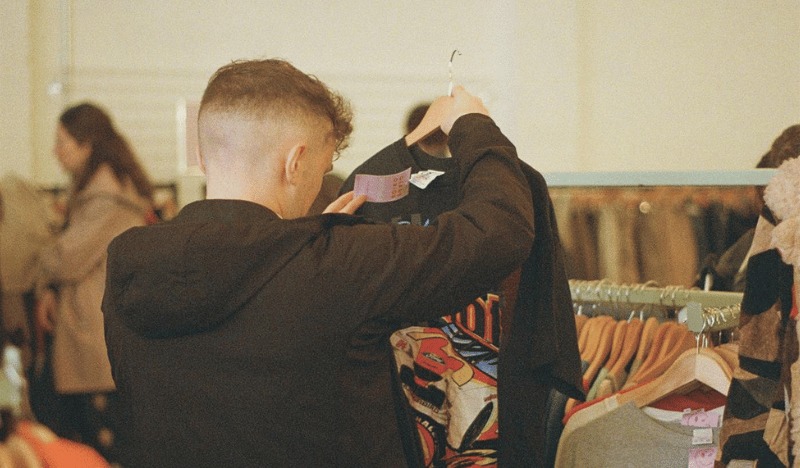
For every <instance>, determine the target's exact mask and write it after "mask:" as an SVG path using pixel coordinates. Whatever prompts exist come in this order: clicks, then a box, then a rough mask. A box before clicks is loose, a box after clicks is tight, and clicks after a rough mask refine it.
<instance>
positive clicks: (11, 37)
mask: <svg viewBox="0 0 800 468" xmlns="http://www.w3.org/2000/svg"><path fill="white" fill-rule="evenodd" d="M29 23H30V21H29V12H28V4H27V2H26V1H24V0H10V1H3V2H0V24H2V27H0V45H2V47H0V103H2V104H0V151H2V157H0V174H6V173H14V174H16V175H18V176H21V177H24V178H28V179H30V178H32V177H33V165H32V159H31V155H32V154H33V141H32V138H33V137H32V133H31V132H32V128H31V125H32V113H31V103H30V96H31V91H30V87H31V72H30V69H31V66H30V65H31V64H30V63H29V53H28V51H29V50H30V37H29V34H28V26H29Z"/></svg>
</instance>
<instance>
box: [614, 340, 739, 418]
mask: <svg viewBox="0 0 800 468" xmlns="http://www.w3.org/2000/svg"><path fill="white" fill-rule="evenodd" d="M732 376H733V372H732V371H731V368H730V366H728V363H727V362H726V361H725V360H724V359H723V358H722V357H721V356H720V355H719V354H717V353H716V352H715V351H714V350H713V349H710V348H697V349H695V348H692V349H688V350H686V351H684V352H683V353H681V354H680V356H678V358H677V359H676V360H675V362H673V363H672V365H670V366H669V368H667V370H666V371H665V372H664V373H663V374H661V375H660V376H659V377H657V378H655V379H653V380H651V381H650V382H648V383H646V384H644V385H642V386H641V387H638V388H635V389H633V390H630V391H628V392H625V393H621V394H619V395H617V402H618V403H619V404H620V405H624V404H625V403H628V402H630V401H633V402H634V404H635V405H636V406H637V407H639V408H641V407H643V406H647V405H650V404H653V403H655V402H657V401H658V400H660V399H662V398H664V397H665V396H667V395H670V394H673V393H676V392H685V391H689V390H691V389H693V388H696V387H698V386H700V385H706V386H708V387H710V388H712V389H714V390H716V391H718V392H719V393H721V394H723V395H727V394H728V389H729V388H730V383H731V379H732Z"/></svg>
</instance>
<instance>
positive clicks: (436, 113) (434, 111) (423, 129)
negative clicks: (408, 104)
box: [405, 96, 453, 146]
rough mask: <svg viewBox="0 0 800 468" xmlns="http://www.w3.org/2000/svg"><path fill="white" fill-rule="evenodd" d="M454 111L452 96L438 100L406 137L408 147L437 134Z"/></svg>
mask: <svg viewBox="0 0 800 468" xmlns="http://www.w3.org/2000/svg"><path fill="white" fill-rule="evenodd" d="M452 110H453V97H452V96H442V97H439V98H436V100H435V101H433V103H431V105H430V107H428V111H427V112H425V115H424V116H423V117H422V121H421V122H420V123H419V125H417V127H416V128H415V129H414V130H412V131H411V133H409V134H408V135H406V137H405V140H406V146H411V145H413V144H414V143H417V142H418V141H420V140H422V139H423V138H425V137H426V136H428V135H430V134H431V133H433V132H435V131H436V130H437V129H439V128H441V126H442V122H444V119H445V118H446V117H447V116H448V114H450V111H452Z"/></svg>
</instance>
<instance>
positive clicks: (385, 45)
mask: <svg viewBox="0 0 800 468" xmlns="http://www.w3.org/2000/svg"><path fill="white" fill-rule="evenodd" d="M64 8H67V11H69V12H70V15H69V16H68V18H69V19H70V21H69V22H68V24H67V26H68V28H60V27H59V20H60V18H62V16H61V12H62V11H63V9H64ZM0 11H2V13H3V15H4V19H5V17H6V15H7V14H10V15H11V21H4V24H9V23H10V24H11V26H12V27H11V28H10V29H6V28H5V27H4V29H3V30H2V31H3V32H2V33H0V34H2V37H3V42H4V44H5V43H10V44H11V45H12V46H11V49H10V50H11V52H5V51H6V50H9V49H7V48H6V47H4V48H3V50H4V52H3V54H2V55H1V56H0V57H2V62H0V68H2V69H4V70H5V69H6V65H8V64H9V63H14V64H16V62H18V61H19V58H20V57H24V56H28V55H32V58H31V59H30V62H31V63H32V65H31V70H30V71H28V72H26V71H25V70H24V69H22V70H21V71H20V69H19V68H17V69H16V70H17V71H15V72H13V74H12V76H11V77H10V78H9V80H10V81H9V82H7V81H6V79H5V76H4V79H3V84H2V88H0V92H2V95H3V99H2V100H0V102H2V104H0V106H2V115H3V116H4V117H3V119H4V122H7V123H8V126H9V128H10V130H7V131H4V132H3V133H2V137H0V138H2V140H0V147H2V148H4V151H8V153H11V152H12V150H11V149H8V148H13V152H14V153H25V152H26V151H28V152H30V154H29V155H28V156H27V158H26V157H25V156H21V157H20V158H21V159H20V160H21V161H22V160H27V161H28V162H27V163H25V164H23V166H25V167H30V168H32V169H29V171H30V172H31V175H32V176H33V177H36V178H37V179H38V180H40V181H42V182H44V183H57V182H59V181H61V180H63V176H62V175H61V174H60V171H59V170H58V167H57V166H56V165H55V163H54V161H53V159H52V157H51V156H50V154H49V148H50V146H51V143H50V142H51V141H52V135H51V134H52V128H53V124H52V121H53V120H54V119H55V118H56V117H57V114H58V110H59V109H60V108H61V107H62V106H63V105H65V104H66V103H68V102H70V103H71V102H74V101H77V100H81V99H87V98H91V99H94V100H96V101H98V102H100V103H101V104H103V105H105V106H106V107H107V108H108V109H109V110H110V111H111V113H112V114H113V116H114V117H115V119H116V120H117V122H118V124H119V126H120V129H121V130H122V131H123V133H125V134H127V135H128V136H129V138H130V139H131V141H132V142H133V144H134V146H135V148H136V149H137V151H138V152H139V154H140V155H141V157H142V158H143V159H144V160H145V161H146V163H147V166H148V169H149V170H150V172H151V174H152V175H153V176H154V178H155V179H157V180H158V181H169V180H173V179H175V178H176V177H177V176H178V175H179V174H178V165H177V163H176V159H177V156H176V153H177V150H178V145H177V143H176V123H175V122H176V119H175V111H176V104H177V102H178V101H179V100H180V99H190V100H191V99H197V98H198V97H199V96H200V94H201V93H202V90H203V87H204V85H205V81H206V80H207V78H208V76H209V75H210V74H211V73H212V72H213V71H214V70H215V69H216V68H217V67H219V66H220V65H222V64H224V63H227V62H228V61H230V60H233V59H238V58H253V57H272V56H278V57H284V58H287V59H289V60H291V61H292V62H293V63H294V64H295V65H297V66H298V67H300V68H301V69H303V70H305V71H307V72H310V73H314V74H316V75H318V76H319V77H320V78H322V79H323V80H325V81H326V82H328V83H329V84H331V86H332V87H333V88H335V89H338V90H339V91H341V92H342V93H343V94H345V95H346V96H347V97H348V98H350V99H351V101H352V102H353V105H354V108H355V111H356V121H355V125H356V132H355V134H354V138H353V145H352V147H351V148H350V150H349V152H348V153H347V154H346V155H344V157H343V158H342V159H341V160H340V161H339V162H337V167H336V169H337V170H338V171H339V172H342V173H347V172H349V171H350V170H351V169H352V168H353V167H354V166H355V165H356V164H358V163H359V162H361V161H362V160H363V159H364V158H366V157H368V156H370V155H371V154H373V153H374V152H376V151H377V150H379V149H380V148H381V147H383V146H385V145H387V144H389V143H391V142H393V141H395V140H396V139H397V138H399V137H400V136H401V124H402V120H403V118H404V115H405V112H406V110H407V109H408V108H409V107H411V106H412V105H413V104H415V103H416V102H417V101H418V100H422V99H432V98H434V97H436V96H437V95H439V94H443V93H444V92H446V90H447V72H448V69H447V61H448V59H449V57H450V53H451V52H452V50H453V49H459V50H460V51H461V52H462V55H460V56H457V57H456V58H455V61H454V66H453V72H454V75H455V78H456V80H457V81H459V82H462V83H464V84H465V85H466V86H467V87H468V89H470V90H472V91H474V92H476V93H478V94H480V95H481V96H482V97H484V99H485V100H486V102H487V105H488V107H489V108H490V109H491V110H492V112H493V113H494V116H495V118H496V120H497V121H498V123H499V124H500V125H501V127H502V128H503V129H504V130H505V131H506V132H507V133H508V134H509V136H510V137H511V138H512V140H513V141H515V143H516V144H517V146H518V147H519V150H520V154H521V156H522V157H523V159H525V160H526V161H528V162H529V163H531V164H532V165H534V167H537V168H539V169H540V170H542V171H543V172H551V171H578V170H591V171H601V170H610V171H621V170H622V171H624V170H644V169H648V170H649V169H656V170H683V169H749V168H751V167H753V166H754V165H755V162H756V161H757V160H758V158H759V157H760V156H761V155H762V154H763V153H764V152H765V151H766V150H767V148H768V147H769V144H770V143H771V141H772V140H773V139H774V138H775V136H777V135H778V133H780V131H781V130H782V129H783V128H785V127H787V126H788V125H790V124H793V123H796V122H797V121H800V100H799V99H800V98H798V86H799V85H800V79H798V78H800V60H797V57H798V52H799V51H800V50H798V49H800V27H799V26H800V2H797V1H796V0H777V1H772V2H768V3H765V2H752V1H749V0H708V1H704V2H696V1H690V0H675V1H670V2H662V1H655V0H652V1H651V0H647V1H639V0H591V1H578V0H563V1H562V0H539V1H524V0H506V1H502V0H439V1H435V2H430V1H426V2H423V1H420V0H413V1H407V2H389V1H375V0H371V1H367V0H353V1H350V2H324V1H308V0H306V1H300V0H299V1H295V2H252V1H245V0H230V1H227V2H216V1H210V0H198V1H195V2H186V1H180V0H139V1H137V2H108V1H104V0H12V1H11V4H8V3H7V2H5V3H4V4H3V7H2V10H0ZM26 20H29V21H30V24H28V25H25V24H20V23H25V21H26ZM62 29H68V30H67V31H62ZM26 31H28V32H29V33H30V34H29V40H21V41H18V40H17V36H18V35H19V34H22V35H23V36H24V33H25V32H26ZM64 37H66V38H67V39H68V42H69V44H70V49H69V51H70V52H69V54H68V63H67V65H68V67H69V76H68V78H69V83H68V84H69V87H68V88H67V89H68V94H65V95H62V96H59V97H56V98H52V97H48V96H46V94H45V88H46V85H47V84H48V83H49V82H50V81H51V80H52V79H53V76H57V74H58V71H59V63H58V61H59V57H60V55H59V47H61V44H63V38H64ZM25 93H29V98H28V99H27V101H26V99H23V98H21V97H20V96H24V95H25ZM20 101H25V102H27V103H28V104H27V105H26V104H25V102H20ZM20 111H21V112H20ZM26 112H27V113H28V114H29V115H26ZM8 115H14V116H21V118H19V119H17V118H16V117H15V118H12V119H9V118H8V117H7V116H8ZM8 121H10V122H8ZM31 129H32V130H31ZM9 131H10V132H12V133H11V134H9V133H7V132H9ZM17 135H21V136H22V138H21V139H20V138H17ZM28 135H30V138H32V140H33V141H32V143H23V144H20V143H19V142H20V141H22V140H24V139H25V138H26V136H28ZM12 143H13V144H12ZM15 145H16V146H15ZM8 158H9V156H6V155H4V157H3V161H4V166H3V168H5V167H7V166H8V164H7V163H6V161H7V160H8Z"/></svg>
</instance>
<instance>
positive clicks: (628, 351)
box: [608, 318, 644, 375]
mask: <svg viewBox="0 0 800 468" xmlns="http://www.w3.org/2000/svg"><path fill="white" fill-rule="evenodd" d="M643 329H644V322H642V321H641V320H639V319H638V318H634V319H631V321H630V323H629V324H628V327H627V328H626V330H625V339H624V340H623V341H622V351H621V352H620V355H619V357H618V358H617V362H615V363H614V365H613V366H612V367H611V370H609V372H608V373H609V374H611V375H618V374H621V373H622V371H623V370H624V369H625V367H627V366H628V364H630V362H631V360H632V359H633V357H634V354H636V351H637V350H638V348H639V343H640V341H641V336H642V330H643Z"/></svg>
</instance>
